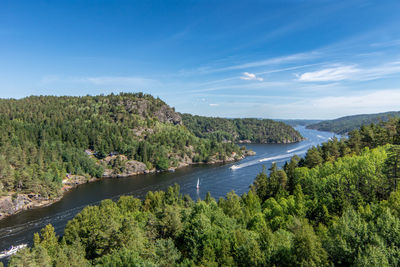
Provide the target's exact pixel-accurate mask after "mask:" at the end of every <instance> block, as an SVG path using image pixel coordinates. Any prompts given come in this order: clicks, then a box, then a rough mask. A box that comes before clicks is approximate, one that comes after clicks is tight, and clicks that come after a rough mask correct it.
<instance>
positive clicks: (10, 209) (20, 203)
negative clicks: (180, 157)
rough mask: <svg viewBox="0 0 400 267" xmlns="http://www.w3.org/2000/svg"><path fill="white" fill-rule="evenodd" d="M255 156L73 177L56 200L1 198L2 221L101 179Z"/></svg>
mask: <svg viewBox="0 0 400 267" xmlns="http://www.w3.org/2000/svg"><path fill="white" fill-rule="evenodd" d="M253 155H255V152H254V151H251V150H250V151H249V150H246V151H245V152H244V153H243V155H242V156H241V157H239V158H235V156H236V155H233V156H232V157H229V158H227V159H225V160H213V161H211V162H207V163H204V162H195V163H193V162H190V163H187V162H181V163H180V164H179V166H177V167H170V168H168V169H167V170H162V171H161V170H156V169H155V168H153V169H151V170H145V171H140V172H130V173H123V174H109V175H103V176H102V177H101V178H94V177H85V176H81V175H71V176H70V177H69V178H68V179H66V180H63V186H62V187H61V189H60V190H61V194H60V196H58V197H56V198H51V199H50V198H43V197H41V196H40V195H38V194H34V193H31V194H18V193H16V192H10V193H9V194H8V195H6V196H2V197H0V221H1V220H3V219H5V218H7V217H10V216H13V215H16V214H18V213H20V212H22V211H24V210H30V209H37V208H43V207H47V206H50V205H51V204H53V203H56V202H58V201H60V200H61V199H62V198H63V197H64V195H65V194H66V193H68V192H69V191H70V190H72V189H74V188H76V187H78V186H79V185H82V184H86V183H92V182H97V181H100V180H101V179H116V178H123V177H129V176H136V175H141V174H149V173H158V172H165V171H170V172H174V171H175V170H176V169H179V168H183V167H187V166H190V165H201V164H207V165H208V164H209V165H212V164H219V163H231V162H237V161H240V160H242V159H244V158H245V157H247V156H253Z"/></svg>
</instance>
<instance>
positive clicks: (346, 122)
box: [307, 111, 400, 134]
mask: <svg viewBox="0 0 400 267" xmlns="http://www.w3.org/2000/svg"><path fill="white" fill-rule="evenodd" d="M390 117H400V111H389V112H384V113H376V114H360V115H353V116H346V117H341V118H338V119H334V120H326V121H321V122H318V123H314V124H311V125H308V126H307V128H308V129H315V130H320V131H328V132H334V133H337V134H345V133H348V132H350V131H352V130H355V129H358V128H360V127H361V126H362V125H368V124H371V123H374V124H375V123H379V122H382V121H387V120H388V119H389V118H390Z"/></svg>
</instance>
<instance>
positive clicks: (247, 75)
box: [240, 72, 264, 82]
mask: <svg viewBox="0 0 400 267" xmlns="http://www.w3.org/2000/svg"><path fill="white" fill-rule="evenodd" d="M240 79H242V80H246V81H260V82H262V81H264V79H263V78H261V77H257V76H256V75H255V74H254V73H249V72H243V76H241V77H240Z"/></svg>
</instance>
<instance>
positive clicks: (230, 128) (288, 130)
mask: <svg viewBox="0 0 400 267" xmlns="http://www.w3.org/2000/svg"><path fill="white" fill-rule="evenodd" d="M182 120H183V124H184V125H185V126H186V127H187V128H188V129H189V130H190V131H192V132H193V133H194V134H195V135H196V136H198V137H206V138H216V139H217V140H218V141H225V140H229V141H233V142H240V141H245V142H252V143H292V142H298V141H301V140H302V136H301V135H300V133H299V132H298V131H296V130H295V129H293V127H291V126H289V125H287V124H285V123H283V122H277V121H273V120H268V119H225V118H213V117H203V116H194V115H190V114H182Z"/></svg>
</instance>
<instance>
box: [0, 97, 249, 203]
mask: <svg viewBox="0 0 400 267" xmlns="http://www.w3.org/2000/svg"><path fill="white" fill-rule="evenodd" d="M0 129H1V131H0V193H8V192H19V193H32V192H33V193H39V194H40V195H41V196H42V197H50V198H51V197H55V196H57V195H58V194H60V190H59V189H60V188H61V185H62V179H63V178H64V177H65V176H66V174H67V173H69V174H76V175H85V176H87V177H101V176H102V175H103V167H102V166H100V165H99V164H98V160H99V159H102V158H104V157H106V156H108V155H109V154H110V153H112V154H123V155H125V156H126V157H127V159H131V160H137V161H140V162H143V163H145V164H146V166H147V169H153V168H156V169H158V170H165V169H167V168H169V167H171V166H177V165H178V164H179V163H180V162H182V161H184V160H187V159H189V160H190V161H191V162H195V163H196V162H209V161H210V160H213V159H219V160H224V159H225V158H226V157H227V156H231V155H232V152H235V153H236V155H238V156H239V155H240V154H241V150H240V148H239V147H238V146H237V145H234V144H230V143H221V142H217V141H215V140H212V139H206V138H199V137H196V136H195V135H194V134H192V133H191V132H190V131H189V130H187V129H186V127H185V126H183V125H182V121H181V117H180V115H179V114H178V113H176V112H175V111H174V110H173V109H172V108H170V107H169V106H167V105H166V104H165V103H164V102H163V101H162V100H160V99H158V98H157V99H156V98H154V97H152V96H150V95H145V94H142V93H137V94H119V95H113V94H112V95H108V96H103V95H100V96H84V97H70V96H63V97H54V96H31V97H27V98H23V99H20V100H16V99H0ZM85 150H89V151H91V152H92V153H93V155H91V156H89V155H88V154H87V153H85ZM117 167H118V166H117Z"/></svg>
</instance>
